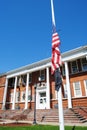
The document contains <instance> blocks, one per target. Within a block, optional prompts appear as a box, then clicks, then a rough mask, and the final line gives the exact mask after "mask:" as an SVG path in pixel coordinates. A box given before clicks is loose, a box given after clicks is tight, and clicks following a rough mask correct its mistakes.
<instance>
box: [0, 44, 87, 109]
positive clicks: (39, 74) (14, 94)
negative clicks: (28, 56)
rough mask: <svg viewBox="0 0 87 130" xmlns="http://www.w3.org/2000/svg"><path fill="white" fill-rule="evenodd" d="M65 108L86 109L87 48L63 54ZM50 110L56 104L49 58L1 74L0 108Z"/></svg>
mask: <svg viewBox="0 0 87 130" xmlns="http://www.w3.org/2000/svg"><path fill="white" fill-rule="evenodd" d="M62 61H63V65H62V67H61V73H62V79H63V85H62V99H63V107H64V108H72V107H76V106H84V107H87V45H86V46H82V47H79V48H75V49H73V50H70V51H67V52H65V53H63V54H62ZM35 85H36V108H37V109H51V108H55V107H56V104H57V102H58V101H57V96H58V95H57V92H56V91H55V82H54V77H53V76H52V75H51V58H48V59H44V60H41V61H38V62H35V63H33V64H30V65H27V66H24V67H21V68H18V69H15V70H11V71H9V72H6V73H4V74H1V75H0V109H12V110H14V109H33V108H34V95H35Z"/></svg>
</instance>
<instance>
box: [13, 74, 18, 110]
mask: <svg viewBox="0 0 87 130" xmlns="http://www.w3.org/2000/svg"><path fill="white" fill-rule="evenodd" d="M16 87H17V76H16V77H15V85H14V94H13V103H12V110H14V109H15V98H16Z"/></svg>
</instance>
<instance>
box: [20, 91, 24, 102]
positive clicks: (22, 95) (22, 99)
mask: <svg viewBox="0 0 87 130" xmlns="http://www.w3.org/2000/svg"><path fill="white" fill-rule="evenodd" d="M21 101H22V102H24V101H25V91H22V92H21Z"/></svg>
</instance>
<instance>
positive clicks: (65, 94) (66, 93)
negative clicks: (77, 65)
mask: <svg viewBox="0 0 87 130" xmlns="http://www.w3.org/2000/svg"><path fill="white" fill-rule="evenodd" d="M67 97H68V91H67V84H64V98H67Z"/></svg>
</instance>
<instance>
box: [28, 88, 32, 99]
mask: <svg viewBox="0 0 87 130" xmlns="http://www.w3.org/2000/svg"><path fill="white" fill-rule="evenodd" d="M30 100H31V90H29V91H28V101H30Z"/></svg>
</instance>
